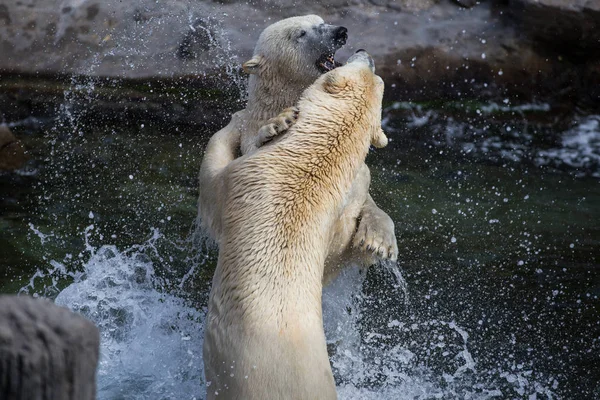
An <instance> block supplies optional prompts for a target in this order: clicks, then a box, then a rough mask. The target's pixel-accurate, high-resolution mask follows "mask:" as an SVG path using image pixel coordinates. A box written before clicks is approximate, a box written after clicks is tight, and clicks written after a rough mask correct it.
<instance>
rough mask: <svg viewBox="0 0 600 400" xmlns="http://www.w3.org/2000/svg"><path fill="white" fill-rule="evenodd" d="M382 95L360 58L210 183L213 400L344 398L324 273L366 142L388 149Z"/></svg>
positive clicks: (318, 85)
mask: <svg viewBox="0 0 600 400" xmlns="http://www.w3.org/2000/svg"><path fill="white" fill-rule="evenodd" d="M382 96H383V81H382V80H381V78H379V77H378V76H377V75H375V73H374V66H373V60H372V59H371V57H370V56H369V55H368V54H367V53H366V52H365V51H364V50H359V52H358V53H356V54H355V55H354V56H352V57H351V58H350V60H349V61H348V63H347V64H346V65H345V66H343V67H339V68H336V69H334V70H332V71H330V72H327V73H326V74H324V75H323V76H321V77H320V78H318V79H317V81H316V82H315V83H314V84H313V85H311V86H310V87H309V88H308V89H306V91H305V92H304V93H303V94H302V96H301V98H300V100H299V102H298V109H299V113H298V115H297V120H296V122H295V124H293V126H291V127H290V128H289V130H288V132H287V133H286V134H285V135H283V136H282V137H281V138H280V139H279V140H278V141H277V142H275V143H272V144H269V145H266V146H264V147H262V148H260V149H258V150H257V151H255V152H253V153H252V154H249V155H246V156H242V157H240V158H237V159H236V160H234V161H232V162H231V163H229V164H228V165H227V166H226V167H225V168H223V169H222V170H221V171H220V172H219V173H218V174H216V175H215V176H214V177H213V180H212V181H211V182H210V183H211V187H212V188H213V189H214V190H215V192H217V193H218V194H219V195H220V196H221V197H220V198H221V199H223V201H222V202H220V204H219V205H217V207H218V208H220V209H221V210H219V212H220V214H221V215H222V221H221V226H220V246H219V247H220V248H219V258H218V263H217V269H216V271H215V275H214V278H213V286H212V290H211V292H210V297H209V305H208V315H207V318H206V329H205V337H204V348H203V358H204V365H205V374H206V381H207V386H208V388H207V397H208V399H214V398H224V399H248V400H268V399H298V400H300V399H302V400H305V399H335V398H336V390H335V383H334V379H333V374H332V370H331V366H330V364H329V358H328V354H327V347H326V342H325V333H324V331H323V320H322V311H321V307H322V306H321V292H322V276H323V272H324V265H325V259H326V257H327V255H328V252H329V248H328V247H329V246H328V243H330V242H331V240H332V239H333V237H334V235H335V233H336V232H335V229H336V224H337V221H338V220H339V218H340V216H341V215H342V213H343V212H344V209H345V207H346V203H347V202H348V200H349V196H350V195H351V193H352V190H351V188H352V186H353V185H354V182H355V179H356V176H357V175H359V174H360V173H361V170H362V168H363V166H364V160H365V157H366V155H367V152H368V150H369V145H370V144H372V145H374V146H376V147H381V146H383V145H385V143H387V138H386V136H385V134H384V133H383V131H382V130H381V101H382ZM281 118H284V119H285V118H290V115H289V112H286V113H285V114H284V115H283V116H282V117H281ZM270 128H271V129H272V128H273V126H271V127H270ZM275 129H277V127H276V126H275ZM261 131H263V132H264V130H261ZM229 132H230V136H239V133H237V132H234V131H229ZM231 140H234V139H233V138H232V139H231ZM208 155H210V151H209V153H208V154H207V156H208Z"/></svg>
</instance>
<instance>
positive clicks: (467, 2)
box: [453, 0, 481, 8]
mask: <svg viewBox="0 0 600 400" xmlns="http://www.w3.org/2000/svg"><path fill="white" fill-rule="evenodd" d="M453 1H454V2H455V3H456V4H458V5H459V6H461V7H464V8H471V7H473V6H474V5H476V4H479V3H481V0H453Z"/></svg>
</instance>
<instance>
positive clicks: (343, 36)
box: [335, 26, 348, 44]
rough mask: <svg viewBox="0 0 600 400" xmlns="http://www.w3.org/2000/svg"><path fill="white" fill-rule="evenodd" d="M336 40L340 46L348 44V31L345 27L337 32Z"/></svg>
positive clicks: (341, 27)
mask: <svg viewBox="0 0 600 400" xmlns="http://www.w3.org/2000/svg"><path fill="white" fill-rule="evenodd" d="M335 40H336V41H337V42H339V43H340V44H346V40H348V29H346V28H345V27H343V26H340V27H339V28H337V29H336V30H335Z"/></svg>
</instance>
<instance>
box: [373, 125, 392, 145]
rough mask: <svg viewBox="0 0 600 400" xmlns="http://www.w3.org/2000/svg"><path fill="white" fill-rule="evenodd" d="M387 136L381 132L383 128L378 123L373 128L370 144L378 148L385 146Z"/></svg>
mask: <svg viewBox="0 0 600 400" xmlns="http://www.w3.org/2000/svg"><path fill="white" fill-rule="evenodd" d="M387 144H388V138H387V136H385V133H383V129H381V125H378V126H377V127H376V128H375V129H373V136H372V137H371V145H373V147H377V148H378V149H380V148H382V147H385V146H387Z"/></svg>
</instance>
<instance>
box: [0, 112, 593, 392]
mask: <svg viewBox="0 0 600 400" xmlns="http://www.w3.org/2000/svg"><path fill="white" fill-rule="evenodd" d="M33 117H35V116H33ZM384 117H385V128H386V130H387V131H388V133H389V136H390V138H391V139H392V141H391V143H390V145H389V146H388V147H387V148H386V149H383V150H376V151H373V152H372V153H371V154H370V156H369V158H368V163H369V165H370V166H371V168H372V171H373V183H372V193H373V196H374V198H375V200H376V202H377V203H378V204H379V205H380V206H381V207H382V208H383V209H384V210H386V211H388V212H389V213H390V215H391V216H392V217H393V219H394V221H395V223H396V231H397V235H398V240H399V243H398V244H399V248H400V257H399V261H398V264H397V265H381V266H376V267H373V268H371V269H369V270H368V271H366V272H364V271H363V272H361V271H358V270H356V269H354V268H349V269H348V270H347V271H346V272H345V273H344V274H342V276H340V277H339V278H338V279H337V280H336V281H334V282H333V283H332V284H331V285H330V286H329V287H327V288H326V289H325V295H324V310H325V329H326V334H327V338H328V341H329V351H330V356H331V362H332V365H333V368H334V373H335V378H336V382H337V384H338V390H339V393H340V397H341V398H345V399H433V398H457V399H488V398H538V399H539V398H552V399H554V398H565V399H567V398H581V399H585V398H590V399H592V398H596V397H597V396H599V395H600V387H599V386H598V378H599V377H600V358H599V351H600V349H599V346H600V343H599V341H600V325H599V324H600V322H599V321H600V318H599V317H600V301H599V299H598V296H600V270H599V264H600V263H599V261H598V257H599V256H600V247H599V244H600V227H599V224H598V221H600V186H599V181H598V173H599V171H600V169H599V167H598V156H599V154H600V153H599V150H598V146H599V143H600V141H599V137H600V131H599V122H598V121H599V119H598V117H597V116H571V117H569V118H565V120H564V121H558V122H557V121H554V120H553V112H552V110H550V109H549V106H547V105H544V104H537V105H535V104H534V105H517V104H502V105H498V104H471V103H468V102H463V103H446V104H425V103H422V104H414V103H394V104H390V105H389V107H388V108H386V111H385V113H384ZM9 122H10V124H11V126H12V129H13V130H14V131H15V133H17V134H18V135H19V136H20V137H21V138H23V140H24V143H25V145H26V146H27V147H28V148H29V149H30V152H31V154H32V160H31V161H30V162H29V163H28V165H27V166H26V167H25V168H24V169H22V170H20V171H18V173H16V174H3V175H0V193H1V194H0V229H1V231H2V234H1V235H0V248H2V249H3V257H1V258H0V271H2V272H1V273H0V292H4V293H18V292H21V293H31V294H35V295H44V296H50V297H53V298H56V301H57V302H58V303H59V304H62V305H65V306H67V307H70V308H72V309H74V310H76V311H78V312H81V313H83V314H84V315H86V316H87V317H88V318H90V319H91V320H93V321H94V322H95V323H96V324H97V325H98V326H99V327H100V329H101V334H102V348H101V361H100V368H99V373H98V389H99V394H98V396H99V398H100V399H154V398H156V399H175V398H177V399H185V398H189V399H192V398H196V399H201V398H203V397H204V389H203V372H202V358H201V354H202V353H201V348H202V328H203V318H204V313H205V309H204V306H205V304H206V296H207V293H208V292H207V291H208V285H209V282H210V277H211V275H212V271H213V268H214V265H215V257H216V252H215V251H214V249H212V248H211V247H210V246H207V245H206V243H204V241H203V239H202V237H201V236H199V235H197V234H195V233H194V232H195V225H194V219H195V216H196V198H197V190H198V188H197V179H196V177H197V172H198V169H199V165H200V162H201V155H202V149H203V148H204V145H205V144H206V141H207V138H208V137H209V135H210V134H211V133H212V131H211V132H208V131H207V132H203V131H198V129H196V128H190V127H186V126H184V125H182V126H177V127H173V126H166V125H160V124H158V125H157V124H152V123H141V122H140V123H138V122H134V121H132V122H130V123H129V124H120V125H117V124H108V123H107V124H93V123H81V122H78V120H77V119H73V118H70V119H69V118H65V117H64V115H62V116H59V118H58V119H56V120H54V119H53V120H36V119H35V118H30V119H28V120H26V121H9ZM207 189H209V188H200V190H207Z"/></svg>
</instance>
